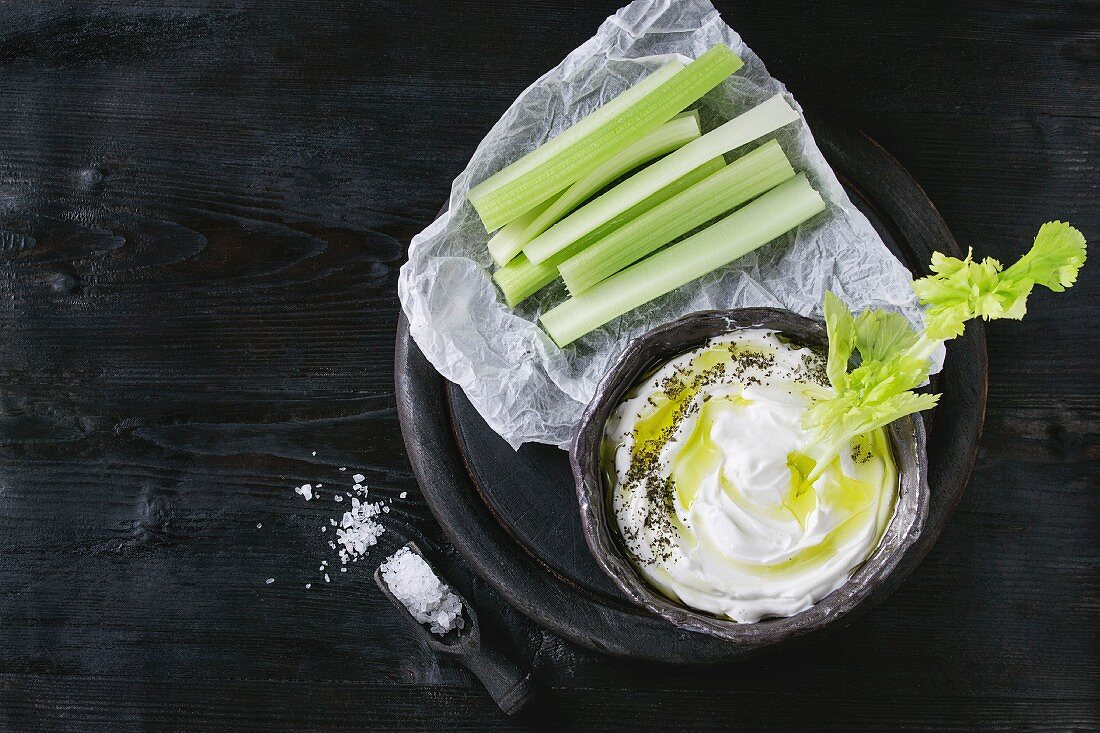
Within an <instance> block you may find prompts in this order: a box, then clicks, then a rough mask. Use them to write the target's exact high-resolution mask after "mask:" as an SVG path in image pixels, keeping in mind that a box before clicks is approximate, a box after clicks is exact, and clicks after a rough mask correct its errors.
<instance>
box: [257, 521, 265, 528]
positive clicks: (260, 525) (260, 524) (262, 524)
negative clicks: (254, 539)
mask: <svg viewBox="0 0 1100 733" xmlns="http://www.w3.org/2000/svg"><path fill="white" fill-rule="evenodd" d="M263 526H264V523H263V522H256V529H261V528H262V527H263Z"/></svg>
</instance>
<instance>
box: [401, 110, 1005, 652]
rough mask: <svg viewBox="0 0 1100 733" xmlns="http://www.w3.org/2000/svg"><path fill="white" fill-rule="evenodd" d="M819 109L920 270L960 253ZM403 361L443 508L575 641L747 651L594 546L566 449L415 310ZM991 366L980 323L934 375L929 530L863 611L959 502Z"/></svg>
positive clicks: (905, 185) (505, 578) (469, 547)
mask: <svg viewBox="0 0 1100 733" xmlns="http://www.w3.org/2000/svg"><path fill="white" fill-rule="evenodd" d="M810 123H811V129H813V130H814V134H815V136H816V138H817V141H818V145H819V146H820V147H821V150H822V152H823V153H824V155H825V157H826V159H828V161H829V163H830V164H831V165H832V166H833V169H834V170H835V171H836V174H837V176H838V177H839V178H840V180H841V182H842V183H843V184H844V186H845V188H846V189H847V191H848V194H849V195H850V196H851V198H852V201H853V203H855V205H856V206H857V207H858V208H859V209H860V210H861V211H863V213H864V214H866V215H867V217H868V218H869V219H870V221H871V223H872V224H873V225H874V226H875V228H876V229H877V230H878V232H879V233H880V234H881V235H882V238H883V240H884V241H885V242H886V244H887V245H888V246H889V247H890V249H891V250H892V251H893V252H894V253H895V254H896V255H897V256H898V257H899V259H901V261H902V262H903V263H904V264H905V265H906V266H907V267H909V269H910V270H912V271H913V272H914V273H915V274H918V275H920V274H925V272H926V267H927V263H928V262H929V260H930V257H931V255H932V252H933V251H940V252H945V253H958V245H957V244H956V243H955V240H954V238H953V237H952V235H951V233H950V232H949V231H948V229H947V226H946V225H945V224H944V222H943V219H942V217H940V215H939V213H938V212H937V211H936V209H935V207H934V206H933V205H932V203H931V201H929V200H928V197H927V196H926V195H925V194H924V192H923V191H922V190H921V188H920V186H919V185H918V184H917V183H916V181H914V180H913V178H912V177H911V176H910V175H909V174H908V173H907V172H906V171H905V169H903V168H902V167H901V165H900V164H899V163H898V162H897V161H896V160H894V159H893V158H892V157H891V156H890V155H889V154H888V153H886V151H884V150H883V149H882V148H881V147H879V146H878V145H877V144H875V143H874V142H873V141H872V140H870V139H869V138H868V137H866V136H865V135H863V134H862V133H860V132H858V131H856V130H854V129H851V128H845V127H843V126H840V125H836V124H834V123H832V122H830V121H828V120H822V119H817V118H814V117H810ZM394 366H395V374H396V386H397V407H398V413H399V416H400V420H401V430H402V435H403V437H404V440H405V445H406V448H407V449H408V453H409V459H410V461H411V463H412V467H413V471H414V472H415V474H416V477H417V480H418V481H419V483H420V487H421V490H422V491H423V494H424V497H425V498H426V499H427V501H428V505H429V506H430V507H431V510H432V513H433V514H434V515H435V517H436V519H437V520H438V521H439V523H440V524H441V525H442V527H443V530H444V532H445V533H446V535H447V537H448V538H449V539H450V541H451V542H452V543H453V544H454V545H455V547H456V548H457V550H458V551H459V553H461V554H462V556H463V558H464V559H465V560H466V561H467V562H469V563H470V565H471V566H472V567H473V568H474V570H475V571H476V572H477V573H478V574H479V575H481V576H482V577H483V578H484V579H485V580H486V581H488V582H489V583H490V584H491V585H492V586H493V587H494V588H496V589H497V590H498V591H500V593H501V594H502V595H503V596H504V597H505V598H507V599H508V601H509V602H510V603H512V604H513V605H514V606H515V607H516V608H518V609H519V610H520V611H521V612H523V613H524V614H526V615H527V616H528V617H530V618H531V619H533V620H534V621H536V622H537V623H539V624H541V625H543V626H545V627H546V628H548V629H550V630H552V631H554V632H555V633H557V634H560V635H561V636H563V637H565V638H567V639H569V640H571V641H573V642H576V643H578V644H581V645H583V646H585V647H588V648H590V649H595V650H597V651H602V652H606V653H609V654H614V655H619V656H627V657H636V658H644V659H651V660H658V661H664V662H679V663H685V662H694V663H707V662H720V661H725V660H730V659H734V658H736V657H739V656H743V655H744V654H745V653H746V652H745V651H744V650H742V649H738V648H735V647H733V646H732V645H730V644H728V643H726V642H723V641H721V640H718V639H714V638H711V637H709V636H704V635H701V634H695V633H690V632H685V631H681V630H679V629H677V628H675V627H673V626H672V625H671V624H668V623H667V622H665V621H663V620H661V619H658V618H655V617H653V616H651V615H649V614H648V613H647V612H646V611H644V610H643V609H641V608H638V607H636V606H634V605H632V604H630V603H629V602H628V601H627V600H626V599H625V598H624V597H623V596H622V595H621V594H620V593H619V592H618V590H617V589H616V588H615V587H614V585H613V584H612V583H611V581H610V579H609V578H607V577H606V576H605V575H604V574H603V573H602V571H600V569H599V568H598V567H597V566H596V564H595V561H594V560H593V559H592V557H591V555H590V554H589V552H588V547H587V545H586V544H585V541H584V537H583V536H582V534H581V528H580V518H579V515H578V511H577V502H576V496H575V493H574V490H573V483H572V479H571V477H570V472H569V463H568V456H567V454H566V453H565V452H563V451H560V450H558V449H557V448H553V447H550V446H544V445H526V446H524V447H523V448H522V449H521V450H520V451H518V452H515V451H513V450H512V449H511V448H510V447H509V446H508V444H507V443H505V442H504V440H503V439H501V438H500V436H498V435H497V434H496V433H494V432H493V431H492V430H491V429H490V428H489V427H488V426H487V425H486V424H485V422H484V421H483V420H482V419H481V417H480V416H479V415H478V413H477V411H476V410H475V409H474V408H473V406H472V405H471V404H470V402H469V401H468V400H467V399H466V396H465V395H464V394H463V392H462V390H461V389H459V388H458V387H456V386H455V385H454V384H451V383H450V382H448V381H446V380H445V379H443V377H441V376H440V375H439V373H438V372H436V371H435V369H434V368H433V367H432V366H431V364H430V363H429V362H428V361H427V359H425V357H424V355H423V354H422V353H421V352H420V350H419V349H418V348H417V346H416V344H415V342H413V340H412V338H411V337H410V335H409V329H408V325H407V323H406V322H405V319H404V316H402V317H401V322H400V324H399V327H398V334H397V351H396V357H395V364H394ZM986 376H987V375H986V349H985V336H984V331H983V329H982V327H981V325H980V324H977V323H975V324H972V325H968V326H967V330H966V334H965V335H964V336H963V337H961V338H959V339H956V340H955V341H953V342H952V343H951V345H950V347H949V348H948V353H947V360H946V362H945V364H944V369H943V371H942V372H941V373H940V374H939V375H938V376H937V378H936V380H935V381H936V384H935V386H936V388H937V390H939V391H940V392H942V394H943V396H942V398H941V399H940V404H939V406H938V407H937V408H936V410H935V412H934V414H932V415H930V416H927V417H926V425H927V426H928V428H929V438H928V453H929V467H930V470H929V485H930V488H931V507H930V512H929V516H928V521H927V523H926V525H925V529H924V532H923V534H922V536H921V538H920V539H919V540H918V541H917V543H915V544H914V546H913V547H912V548H911V550H910V552H909V553H908V554H907V555H906V557H905V558H904V559H903V560H902V563H901V564H900V565H899V567H898V570H897V572H896V573H895V574H894V575H893V576H892V578H891V582H890V583H888V584H886V585H884V586H882V587H880V588H879V589H878V591H877V592H876V593H875V594H873V595H872V596H871V598H870V599H869V600H868V602H867V603H865V604H864V605H863V606H862V607H861V608H860V612H864V611H866V610H868V609H869V608H870V607H872V606H873V605H874V604H875V603H877V602H878V601H880V600H881V599H883V598H885V597H886V596H887V595H889V593H890V592H891V591H892V590H893V589H894V588H895V587H896V586H897V584H898V583H899V582H900V581H901V580H902V579H903V578H904V577H905V576H906V575H908V574H909V573H910V572H911V571H912V570H913V568H914V567H916V565H917V564H918V563H919V562H920V560H921V559H922V558H923V557H924V556H925V555H926V554H927V552H928V550H929V549H930V548H931V546H932V544H933V543H934V542H935V541H936V538H937V537H939V535H940V532H941V531H942V530H943V527H944V524H945V523H946V521H947V517H948V515H949V514H950V512H951V510H952V509H953V508H954V506H955V505H956V504H957V503H958V500H959V498H960V497H961V495H962V492H963V490H964V488H965V487H966V483H967V480H968V479H969V477H970V471H971V469H972V467H973V465H974V458H975V454H976V451H977V446H978V437H979V435H980V433H981V428H982V422H983V420H984V417H985V399H986V382H987V378H986ZM856 616H858V614H852V615H849V616H848V617H846V618H845V619H844V623H850V622H851V621H852V620H853V619H854V618H855V617H856Z"/></svg>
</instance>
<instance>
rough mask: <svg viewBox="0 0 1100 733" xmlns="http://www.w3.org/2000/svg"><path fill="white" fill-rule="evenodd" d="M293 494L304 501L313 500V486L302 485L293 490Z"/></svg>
mask: <svg viewBox="0 0 1100 733" xmlns="http://www.w3.org/2000/svg"><path fill="white" fill-rule="evenodd" d="M294 493H295V494H298V495H300V496H301V497H302V498H303V499H305V500H306V501H309V500H310V499H312V498H313V485H312V484H302V485H301V486H300V487H299V488H297V489H294Z"/></svg>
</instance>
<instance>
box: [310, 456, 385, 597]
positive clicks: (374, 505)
mask: <svg viewBox="0 0 1100 733" xmlns="http://www.w3.org/2000/svg"><path fill="white" fill-rule="evenodd" d="M345 470H346V469H345V468H344V467H341V468H340V471H345ZM351 478H352V481H353V484H352V487H351V491H345V492H344V493H342V494H341V493H340V492H339V491H337V492H334V493H333V495H332V499H333V501H336V502H343V501H344V498H345V497H346V498H348V499H350V500H351V509H349V510H348V511H345V512H344V514H343V516H342V517H341V518H340V521H339V522H337V521H336V520H335V519H329V520H328V524H327V525H322V526H321V531H322V532H326V531H328V528H329V527H330V526H331V527H335V528H336V532H335V534H336V539H335V540H329V542H328V546H329V548H330V549H333V550H336V555H337V557H339V558H340V564H341V565H347V564H348V563H349V562H358V561H359V558H361V557H363V555H365V554H366V553H367V550H369V549H370V548H371V547H374V545H376V544H378V538H379V537H381V536H382V533H383V532H385V531H386V528H385V527H383V526H382V524H381V522H379V521H378V518H379V515H381V514H386V513H389V511H390V508H389V506H387V505H386V504H385V502H384V501H376V502H369V501H367V500H366V496H367V491H368V490H367V487H366V486H364V485H363V481H365V480H366V476H364V475H363V474H361V473H357V474H355V475H354V476H352V477H351ZM323 486H324V484H317V485H316V486H314V485H313V484H302V485H301V486H297V487H295V488H294V493H295V494H298V495H299V496H301V497H302V498H303V499H305V500H306V501H313V500H314V499H319V498H321V496H320V493H319V492H318V489H321V488H322V487H323ZM404 495H405V492H402V496H404ZM317 570H318V572H320V573H321V574H322V575H323V576H324V579H325V582H326V583H328V582H330V581H331V578H330V577H329V574H328V561H327V560H322V561H321V565H320V567H318V568H317ZM340 572H342V573H344V572H347V568H344V567H341V568H340ZM310 586H311V584H310V583H306V588H309V587H310Z"/></svg>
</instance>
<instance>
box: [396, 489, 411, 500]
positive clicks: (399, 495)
mask: <svg viewBox="0 0 1100 733" xmlns="http://www.w3.org/2000/svg"><path fill="white" fill-rule="evenodd" d="M408 495H409V492H407V491H402V492H401V493H400V494H398V495H397V498H398V499H404V498H405V497H406V496H408Z"/></svg>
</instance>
